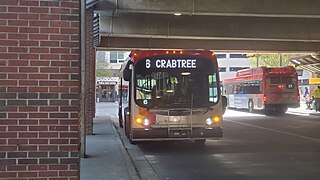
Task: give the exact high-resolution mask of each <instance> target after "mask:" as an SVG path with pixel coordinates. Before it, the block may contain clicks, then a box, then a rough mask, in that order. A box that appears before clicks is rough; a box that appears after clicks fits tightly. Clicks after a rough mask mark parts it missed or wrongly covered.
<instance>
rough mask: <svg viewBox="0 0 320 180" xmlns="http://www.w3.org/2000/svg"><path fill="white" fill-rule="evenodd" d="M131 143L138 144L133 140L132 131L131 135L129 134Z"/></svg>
mask: <svg viewBox="0 0 320 180" xmlns="http://www.w3.org/2000/svg"><path fill="white" fill-rule="evenodd" d="M129 143H130V144H133V145H136V144H137V141H134V140H132V134H131V133H130V135H129Z"/></svg>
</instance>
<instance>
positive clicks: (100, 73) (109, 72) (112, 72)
mask: <svg viewBox="0 0 320 180" xmlns="http://www.w3.org/2000/svg"><path fill="white" fill-rule="evenodd" d="M118 71H119V70H116V69H109V68H108V64H107V63H98V62H97V66H96V77H113V76H117V73H118Z"/></svg>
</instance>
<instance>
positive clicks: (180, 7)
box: [95, 0, 320, 18]
mask: <svg viewBox="0 0 320 180" xmlns="http://www.w3.org/2000/svg"><path fill="white" fill-rule="evenodd" d="M319 7H320V1H319V0H303V1H302V0H161V1H160V0H159V1H155V0H139V1H137V0H100V1H99V2H98V4H96V6H95V10H96V11H98V12H99V11H100V12H102V11H104V12H106V11H113V12H116V13H151V14H173V13H174V12H181V13H182V14H187V15H216V16H252V17H303V18H320V11H319ZM107 15H110V13H109V14H107Z"/></svg>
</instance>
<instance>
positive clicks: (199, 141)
mask: <svg viewBox="0 0 320 180" xmlns="http://www.w3.org/2000/svg"><path fill="white" fill-rule="evenodd" d="M205 142H206V139H197V140H194V143H195V144H197V145H204V144H205Z"/></svg>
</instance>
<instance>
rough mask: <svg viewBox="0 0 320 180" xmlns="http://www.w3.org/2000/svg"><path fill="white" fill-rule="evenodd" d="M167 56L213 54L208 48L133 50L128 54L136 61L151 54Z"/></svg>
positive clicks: (210, 55)
mask: <svg viewBox="0 0 320 180" xmlns="http://www.w3.org/2000/svg"><path fill="white" fill-rule="evenodd" d="M162 55H165V56H168V55H192V56H203V57H207V58H209V59H212V58H213V57H214V59H216V58H215V54H214V53H213V52H212V51H209V50H133V51H131V53H130V54H129V57H131V61H133V63H136V62H137V61H138V60H139V59H141V58H145V57H152V56H162Z"/></svg>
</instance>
